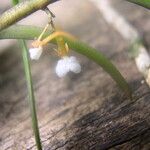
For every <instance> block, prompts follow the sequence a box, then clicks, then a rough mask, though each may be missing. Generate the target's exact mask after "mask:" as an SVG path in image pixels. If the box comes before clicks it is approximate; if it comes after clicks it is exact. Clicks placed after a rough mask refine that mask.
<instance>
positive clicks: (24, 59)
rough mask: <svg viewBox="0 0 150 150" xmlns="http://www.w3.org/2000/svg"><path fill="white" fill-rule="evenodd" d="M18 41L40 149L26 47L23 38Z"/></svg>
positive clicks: (36, 138) (39, 149) (40, 148)
mask: <svg viewBox="0 0 150 150" xmlns="http://www.w3.org/2000/svg"><path fill="white" fill-rule="evenodd" d="M19 42H20V45H21V47H22V56H23V63H24V69H25V75H26V81H27V87H28V93H29V106H30V112H31V117H32V126H33V130H34V134H35V140H36V144H37V148H38V150H42V146H41V141H40V134H39V128H38V121H37V115H36V106H35V97H34V90H33V83H32V77H31V69H30V61H29V54H28V49H27V46H26V43H25V41H24V40H19Z"/></svg>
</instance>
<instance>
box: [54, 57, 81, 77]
mask: <svg viewBox="0 0 150 150" xmlns="http://www.w3.org/2000/svg"><path fill="white" fill-rule="evenodd" d="M70 71H71V72H74V73H80V72H81V66H80V64H79V62H78V60H77V59H76V57H74V56H70V57H68V56H65V57H63V58H62V59H60V60H59V61H58V63H57V66H56V74H57V75H58V76H59V77H64V76H65V75H66V74H67V73H68V72H70Z"/></svg>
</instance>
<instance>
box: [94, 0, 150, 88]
mask: <svg viewBox="0 0 150 150" xmlns="http://www.w3.org/2000/svg"><path fill="white" fill-rule="evenodd" d="M91 1H92V2H93V3H94V4H96V6H97V7H98V9H99V10H100V11H101V13H102V15H103V17H104V18H105V20H106V21H107V22H108V23H109V24H111V25H112V26H113V27H114V28H115V29H116V30H117V31H118V32H119V33H120V34H121V35H122V36H123V38H125V39H126V40H128V42H129V43H130V44H131V45H132V46H133V47H134V48H132V51H131V53H130V54H131V55H132V54H133V53H135V51H136V55H132V56H133V57H134V59H135V62H136V65H137V68H138V70H139V71H140V72H141V73H142V74H143V76H144V77H145V80H146V82H147V84H148V85H149V86H150V56H149V54H148V52H147V50H146V48H145V47H144V45H143V44H142V42H141V41H140V35H139V34H138V31H137V30H136V29H135V28H134V27H133V26H132V25H131V24H130V23H129V22H127V21H126V20H125V18H124V17H122V16H121V15H120V14H119V13H118V12H117V11H116V10H115V9H114V8H113V7H112V6H111V4H110V1H109V0H101V1H97V0H91ZM139 41H140V42H139Z"/></svg>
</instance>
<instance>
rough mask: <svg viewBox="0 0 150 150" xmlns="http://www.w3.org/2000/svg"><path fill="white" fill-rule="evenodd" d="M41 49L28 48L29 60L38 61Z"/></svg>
mask: <svg viewBox="0 0 150 150" xmlns="http://www.w3.org/2000/svg"><path fill="white" fill-rule="evenodd" d="M42 51H43V48H42V47H38V48H30V49H29V53H30V58H31V59H34V60H38V59H39V58H40V56H41V54H42Z"/></svg>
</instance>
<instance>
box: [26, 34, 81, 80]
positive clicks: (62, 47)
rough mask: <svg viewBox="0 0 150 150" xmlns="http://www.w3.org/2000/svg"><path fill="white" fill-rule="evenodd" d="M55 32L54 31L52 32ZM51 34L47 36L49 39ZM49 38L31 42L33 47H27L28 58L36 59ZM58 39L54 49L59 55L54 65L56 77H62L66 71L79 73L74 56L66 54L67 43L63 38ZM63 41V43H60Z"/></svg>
mask: <svg viewBox="0 0 150 150" xmlns="http://www.w3.org/2000/svg"><path fill="white" fill-rule="evenodd" d="M54 34H56V33H54ZM52 36H53V34H52V35H50V36H49V37H48V38H49V39H50V40H51V39H52V38H51V37H52ZM50 40H47V39H46V42H45V41H44V40H43V41H41V40H37V41H34V42H33V43H32V46H33V48H30V49H29V54H30V58H31V59H33V60H38V59H39V58H40V56H41V54H42V52H43V47H42V46H43V45H44V44H45V43H47V42H49V41H50ZM59 40H60V41H58V40H57V41H58V42H57V44H58V50H56V52H57V54H58V56H59V57H61V59H60V60H58V62H57V65H56V69H55V71H56V74H57V75H58V77H64V76H65V75H66V74H67V73H68V72H73V73H80V72H81V66H80V64H79V62H78V60H77V59H76V57H74V56H70V57H69V56H68V51H69V48H68V45H67V43H65V42H64V41H63V38H59ZM62 43H63V44H62Z"/></svg>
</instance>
